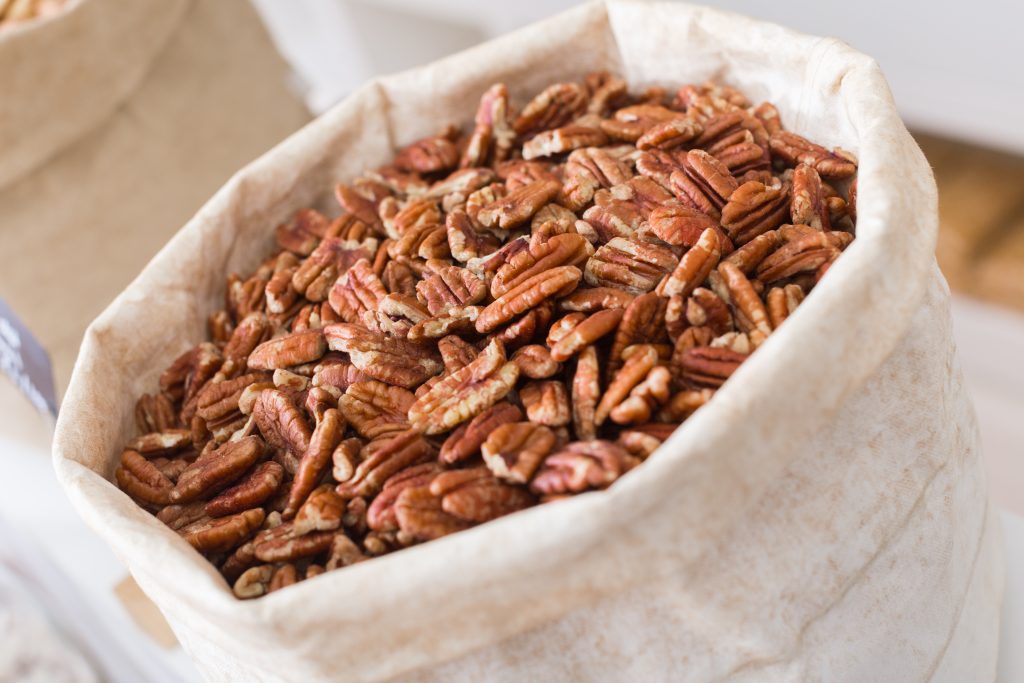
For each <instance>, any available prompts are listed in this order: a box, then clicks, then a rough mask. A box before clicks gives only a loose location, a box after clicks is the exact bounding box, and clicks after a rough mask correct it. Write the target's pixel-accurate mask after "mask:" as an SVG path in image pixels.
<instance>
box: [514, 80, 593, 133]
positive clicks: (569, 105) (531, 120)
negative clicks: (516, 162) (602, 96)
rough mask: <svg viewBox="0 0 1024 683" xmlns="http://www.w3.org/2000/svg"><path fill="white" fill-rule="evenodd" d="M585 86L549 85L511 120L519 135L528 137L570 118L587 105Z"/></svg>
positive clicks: (577, 84) (580, 112) (560, 124)
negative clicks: (513, 120)
mask: <svg viewBox="0 0 1024 683" xmlns="http://www.w3.org/2000/svg"><path fill="white" fill-rule="evenodd" d="M588 100H589V96H588V95H587V89H586V88H585V87H583V86H582V85H580V84H579V83H555V84H554V85H549V86H548V87H547V88H545V89H544V90H543V91H542V92H541V93H540V94H538V95H537V96H536V97H534V98H533V99H532V100H530V102H529V103H528V104H527V105H526V106H525V107H523V110H522V111H521V112H520V114H519V116H518V117H517V118H516V120H515V122H514V123H513V128H514V129H515V131H516V133H518V134H519V135H520V136H521V137H529V136H530V135H531V134H535V133H538V132H540V131H543V130H548V129H550V128H558V127H559V126H564V125H565V124H567V123H569V122H570V121H572V120H573V119H574V118H576V117H577V116H579V115H580V114H582V113H583V112H584V111H585V110H586V108H587V102H588Z"/></svg>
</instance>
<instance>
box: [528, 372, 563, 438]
mask: <svg viewBox="0 0 1024 683" xmlns="http://www.w3.org/2000/svg"><path fill="white" fill-rule="evenodd" d="M519 398H520V400H521V401H522V402H523V407H524V408H525V409H526V417H527V419H528V420H529V421H530V422H534V423H536V424H541V425H546V426H548V427H562V426H564V425H567V424H569V396H568V394H567V393H566V390H565V384H563V383H562V382H555V381H544V382H530V383H528V384H526V385H525V386H524V387H523V388H522V389H521V390H520V391H519Z"/></svg>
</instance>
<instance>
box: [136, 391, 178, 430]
mask: <svg viewBox="0 0 1024 683" xmlns="http://www.w3.org/2000/svg"><path fill="white" fill-rule="evenodd" d="M135 425H136V426H137V427H138V429H139V431H140V432H142V433H144V434H148V433H149V432H163V431H166V430H169V429H175V428H176V427H178V416H177V414H176V413H175V410H174V404H173V403H172V402H171V400H170V399H169V398H167V396H165V395H164V394H143V395H142V396H140V397H139V400H138V402H136V404H135Z"/></svg>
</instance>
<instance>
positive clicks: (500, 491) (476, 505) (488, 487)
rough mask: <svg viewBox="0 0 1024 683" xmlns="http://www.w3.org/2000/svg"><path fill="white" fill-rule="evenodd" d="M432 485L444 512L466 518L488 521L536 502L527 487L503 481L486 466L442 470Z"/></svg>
mask: <svg viewBox="0 0 1024 683" xmlns="http://www.w3.org/2000/svg"><path fill="white" fill-rule="evenodd" d="M429 489H430V493H431V494H433V495H434V496H437V497H439V498H440V499H441V509H442V510H443V511H444V512H447V513H448V514H450V515H452V516H453V517H456V518H457V519H462V520H465V521H467V522H475V523H483V522H489V521H491V520H493V519H497V518H498V517H503V516H504V515H507V514H511V513H513V512H516V511H517V510H522V509H523V508H526V507H529V506H530V505H533V503H534V498H533V496H531V495H530V493H529V492H528V491H527V490H526V489H525V488H523V487H520V486H511V485H509V484H505V483H502V482H501V481H499V480H498V479H496V478H495V477H494V475H492V474H491V471H490V470H489V469H488V468H486V467H474V468H472V469H467V470H448V471H447V472H442V473H441V474H439V475H437V476H436V477H434V479H433V480H432V481H431V482H430V486H429Z"/></svg>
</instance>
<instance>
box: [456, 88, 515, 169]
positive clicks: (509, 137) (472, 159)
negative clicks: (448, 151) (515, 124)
mask: <svg viewBox="0 0 1024 683" xmlns="http://www.w3.org/2000/svg"><path fill="white" fill-rule="evenodd" d="M475 123H476V127H475V128H474V129H473V134H472V135H471V136H470V138H469V142H468V143H467V144H466V149H465V151H464V152H463V153H462V160H461V162H460V164H459V165H460V166H462V167H466V166H483V165H486V164H487V163H494V162H498V161H503V160H505V159H506V158H508V155H509V152H510V151H511V149H512V145H513V143H514V142H515V137H516V132H515V130H514V129H513V128H512V122H511V109H510V107H509V101H508V88H507V87H505V85H504V84H503V83H495V84H494V85H492V86H491V87H490V88H488V89H487V90H486V91H485V92H484V94H483V96H482V97H481V98H480V105H479V107H477V110H476V121H475Z"/></svg>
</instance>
